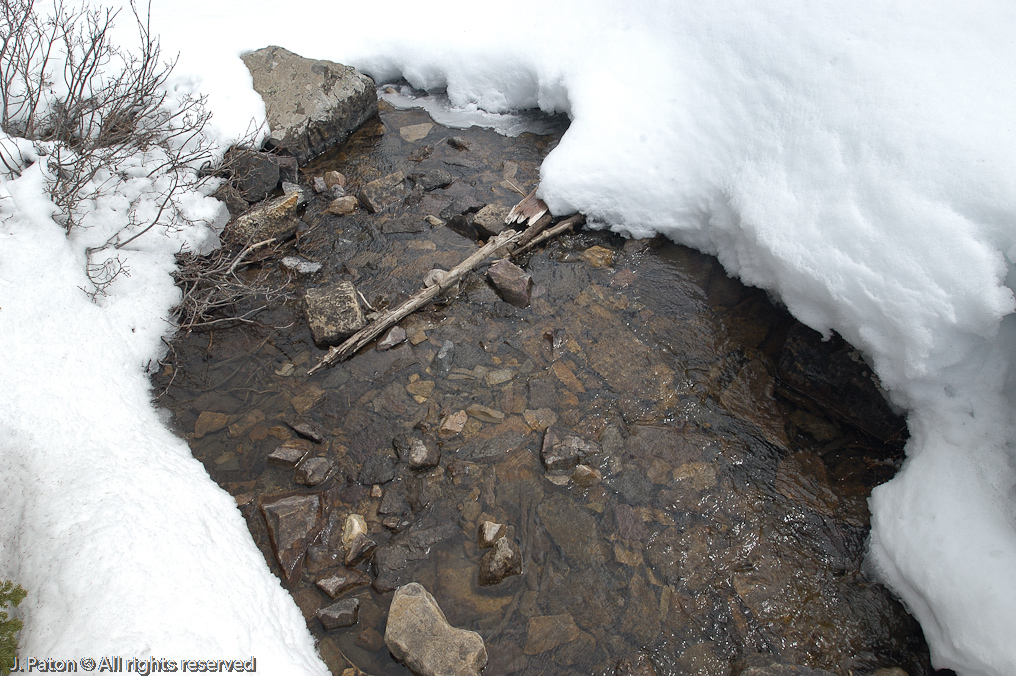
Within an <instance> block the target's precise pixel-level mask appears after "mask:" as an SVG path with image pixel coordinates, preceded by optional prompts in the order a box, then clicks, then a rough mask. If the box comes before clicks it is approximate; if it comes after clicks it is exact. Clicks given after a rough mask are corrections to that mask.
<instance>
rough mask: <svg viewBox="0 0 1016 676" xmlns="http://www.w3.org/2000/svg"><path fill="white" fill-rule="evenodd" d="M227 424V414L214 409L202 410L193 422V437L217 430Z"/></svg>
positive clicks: (199, 436) (197, 437) (198, 437)
mask: <svg viewBox="0 0 1016 676" xmlns="http://www.w3.org/2000/svg"><path fill="white" fill-rule="evenodd" d="M228 424H229V416H228V415H226V414H225V413H216V412H215V411H202V412H201V414H200V415H198V419H197V420H196V421H195V422H194V438H195V439H200V438H201V437H203V436H205V435H206V434H211V433H212V432H218V431H219V430H221V429H222V428H223V427H225V426H226V425H228Z"/></svg>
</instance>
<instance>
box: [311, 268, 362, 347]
mask: <svg viewBox="0 0 1016 676" xmlns="http://www.w3.org/2000/svg"><path fill="white" fill-rule="evenodd" d="M303 305H304V313H305V315H306V317H307V323H308V324H309V325H310V331H311V335H312V336H313V338H314V342H315V343H316V344H318V345H321V346H325V345H336V344H338V343H341V342H342V341H343V340H345V339H346V338H348V337H350V336H351V335H353V334H354V333H356V332H357V331H359V330H360V329H362V328H363V327H364V326H366V325H367V322H366V319H365V318H364V316H363V310H362V309H361V308H360V299H359V298H358V297H357V295H356V288H355V287H354V286H353V285H352V284H351V283H350V282H339V283H338V284H332V285H331V286H325V287H319V288H316V289H307V291H306V293H305V295H304V304H303Z"/></svg>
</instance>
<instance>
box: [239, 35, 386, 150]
mask: <svg viewBox="0 0 1016 676" xmlns="http://www.w3.org/2000/svg"><path fill="white" fill-rule="evenodd" d="M241 58H242V59H243V62H244V65H246V66H247V69H248V70H250V72H251V76H252V78H253V80H254V89H255V91H257V93H258V94H260V95H261V98H262V99H264V102H265V108H266V110H267V112H268V126H269V129H270V133H271V139H270V142H271V145H273V146H275V147H278V148H284V149H285V150H287V151H289V153H290V154H292V155H293V156H294V157H295V158H296V159H297V160H298V161H299V163H300V164H303V163H305V162H306V161H307V160H309V159H310V158H312V157H314V156H316V155H320V154H321V153H323V152H325V151H326V150H328V149H329V148H332V147H334V146H336V145H338V144H340V143H342V142H343V141H345V140H346V139H347V138H348V137H349V135H350V134H351V133H352V132H353V130H355V129H356V128H357V127H359V126H360V125H362V124H363V123H364V122H366V121H367V119H368V118H370V117H371V116H373V115H375V114H377V88H376V86H375V84H374V81H373V80H371V79H370V78H369V77H367V76H366V75H363V74H361V73H359V72H358V71H356V70H355V69H353V68H350V67H348V66H344V65H342V64H340V63H334V62H332V61H314V60H311V59H305V58H303V57H302V56H299V55H297V54H294V53H292V52H290V51H288V50H285V49H283V48H281V47H275V46H272V47H265V48H263V49H259V50H257V51H255V52H251V53H249V54H244V55H243V56H242V57H241Z"/></svg>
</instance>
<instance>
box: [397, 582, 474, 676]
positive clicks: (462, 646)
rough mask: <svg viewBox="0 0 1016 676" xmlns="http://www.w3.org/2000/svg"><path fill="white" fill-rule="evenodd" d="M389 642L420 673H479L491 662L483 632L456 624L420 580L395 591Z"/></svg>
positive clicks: (451, 675) (459, 675) (443, 675)
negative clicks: (466, 628)
mask: <svg viewBox="0 0 1016 676" xmlns="http://www.w3.org/2000/svg"><path fill="white" fill-rule="evenodd" d="M385 643H386V644H387V645H388V649H389V650H390V651H391V652H392V655H393V656H394V657H395V659H397V660H399V661H401V662H403V663H404V664H405V665H406V666H407V667H409V669H411V670H412V671H413V673H414V674H417V676H479V674H480V671H481V670H482V669H483V667H484V666H485V665H486V664H487V650H486V647H485V646H484V644H483V639H482V638H480V635H479V634H477V633H476V632H475V631H466V630H465V629H456V628H455V627H452V626H451V625H450V624H449V623H448V620H447V619H446V618H445V615H444V613H443V612H442V611H441V608H440V607H439V606H438V604H437V601H435V600H434V597H433V596H431V595H430V593H429V592H428V591H427V590H426V589H424V587H423V585H420V584H418V583H416V582H411V583H410V584H407V585H405V586H403V587H399V589H398V591H396V592H395V597H394V598H393V599H392V605H391V608H390V609H389V611H388V626H387V627H386V629H385Z"/></svg>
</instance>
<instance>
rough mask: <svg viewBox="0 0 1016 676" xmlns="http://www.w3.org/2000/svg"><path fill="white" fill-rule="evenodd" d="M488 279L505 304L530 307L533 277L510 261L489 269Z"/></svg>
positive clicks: (502, 261) (499, 262)
mask: <svg viewBox="0 0 1016 676" xmlns="http://www.w3.org/2000/svg"><path fill="white" fill-rule="evenodd" d="M487 278H488V279H489V280H490V283H491V284H493V285H494V288H495V289H497V292H498V293H499V294H500V295H501V298H503V299H504V300H505V302H508V303H511V304H512V305H516V306H518V307H529V300H530V297H531V295H532V292H533V276H532V275H530V274H529V273H527V272H525V271H524V270H523V269H522V268H520V267H519V266H517V265H515V264H514V263H512V262H511V261H508V260H500V261H498V262H497V263H494V264H493V265H491V266H490V267H489V268H488V269H487Z"/></svg>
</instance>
